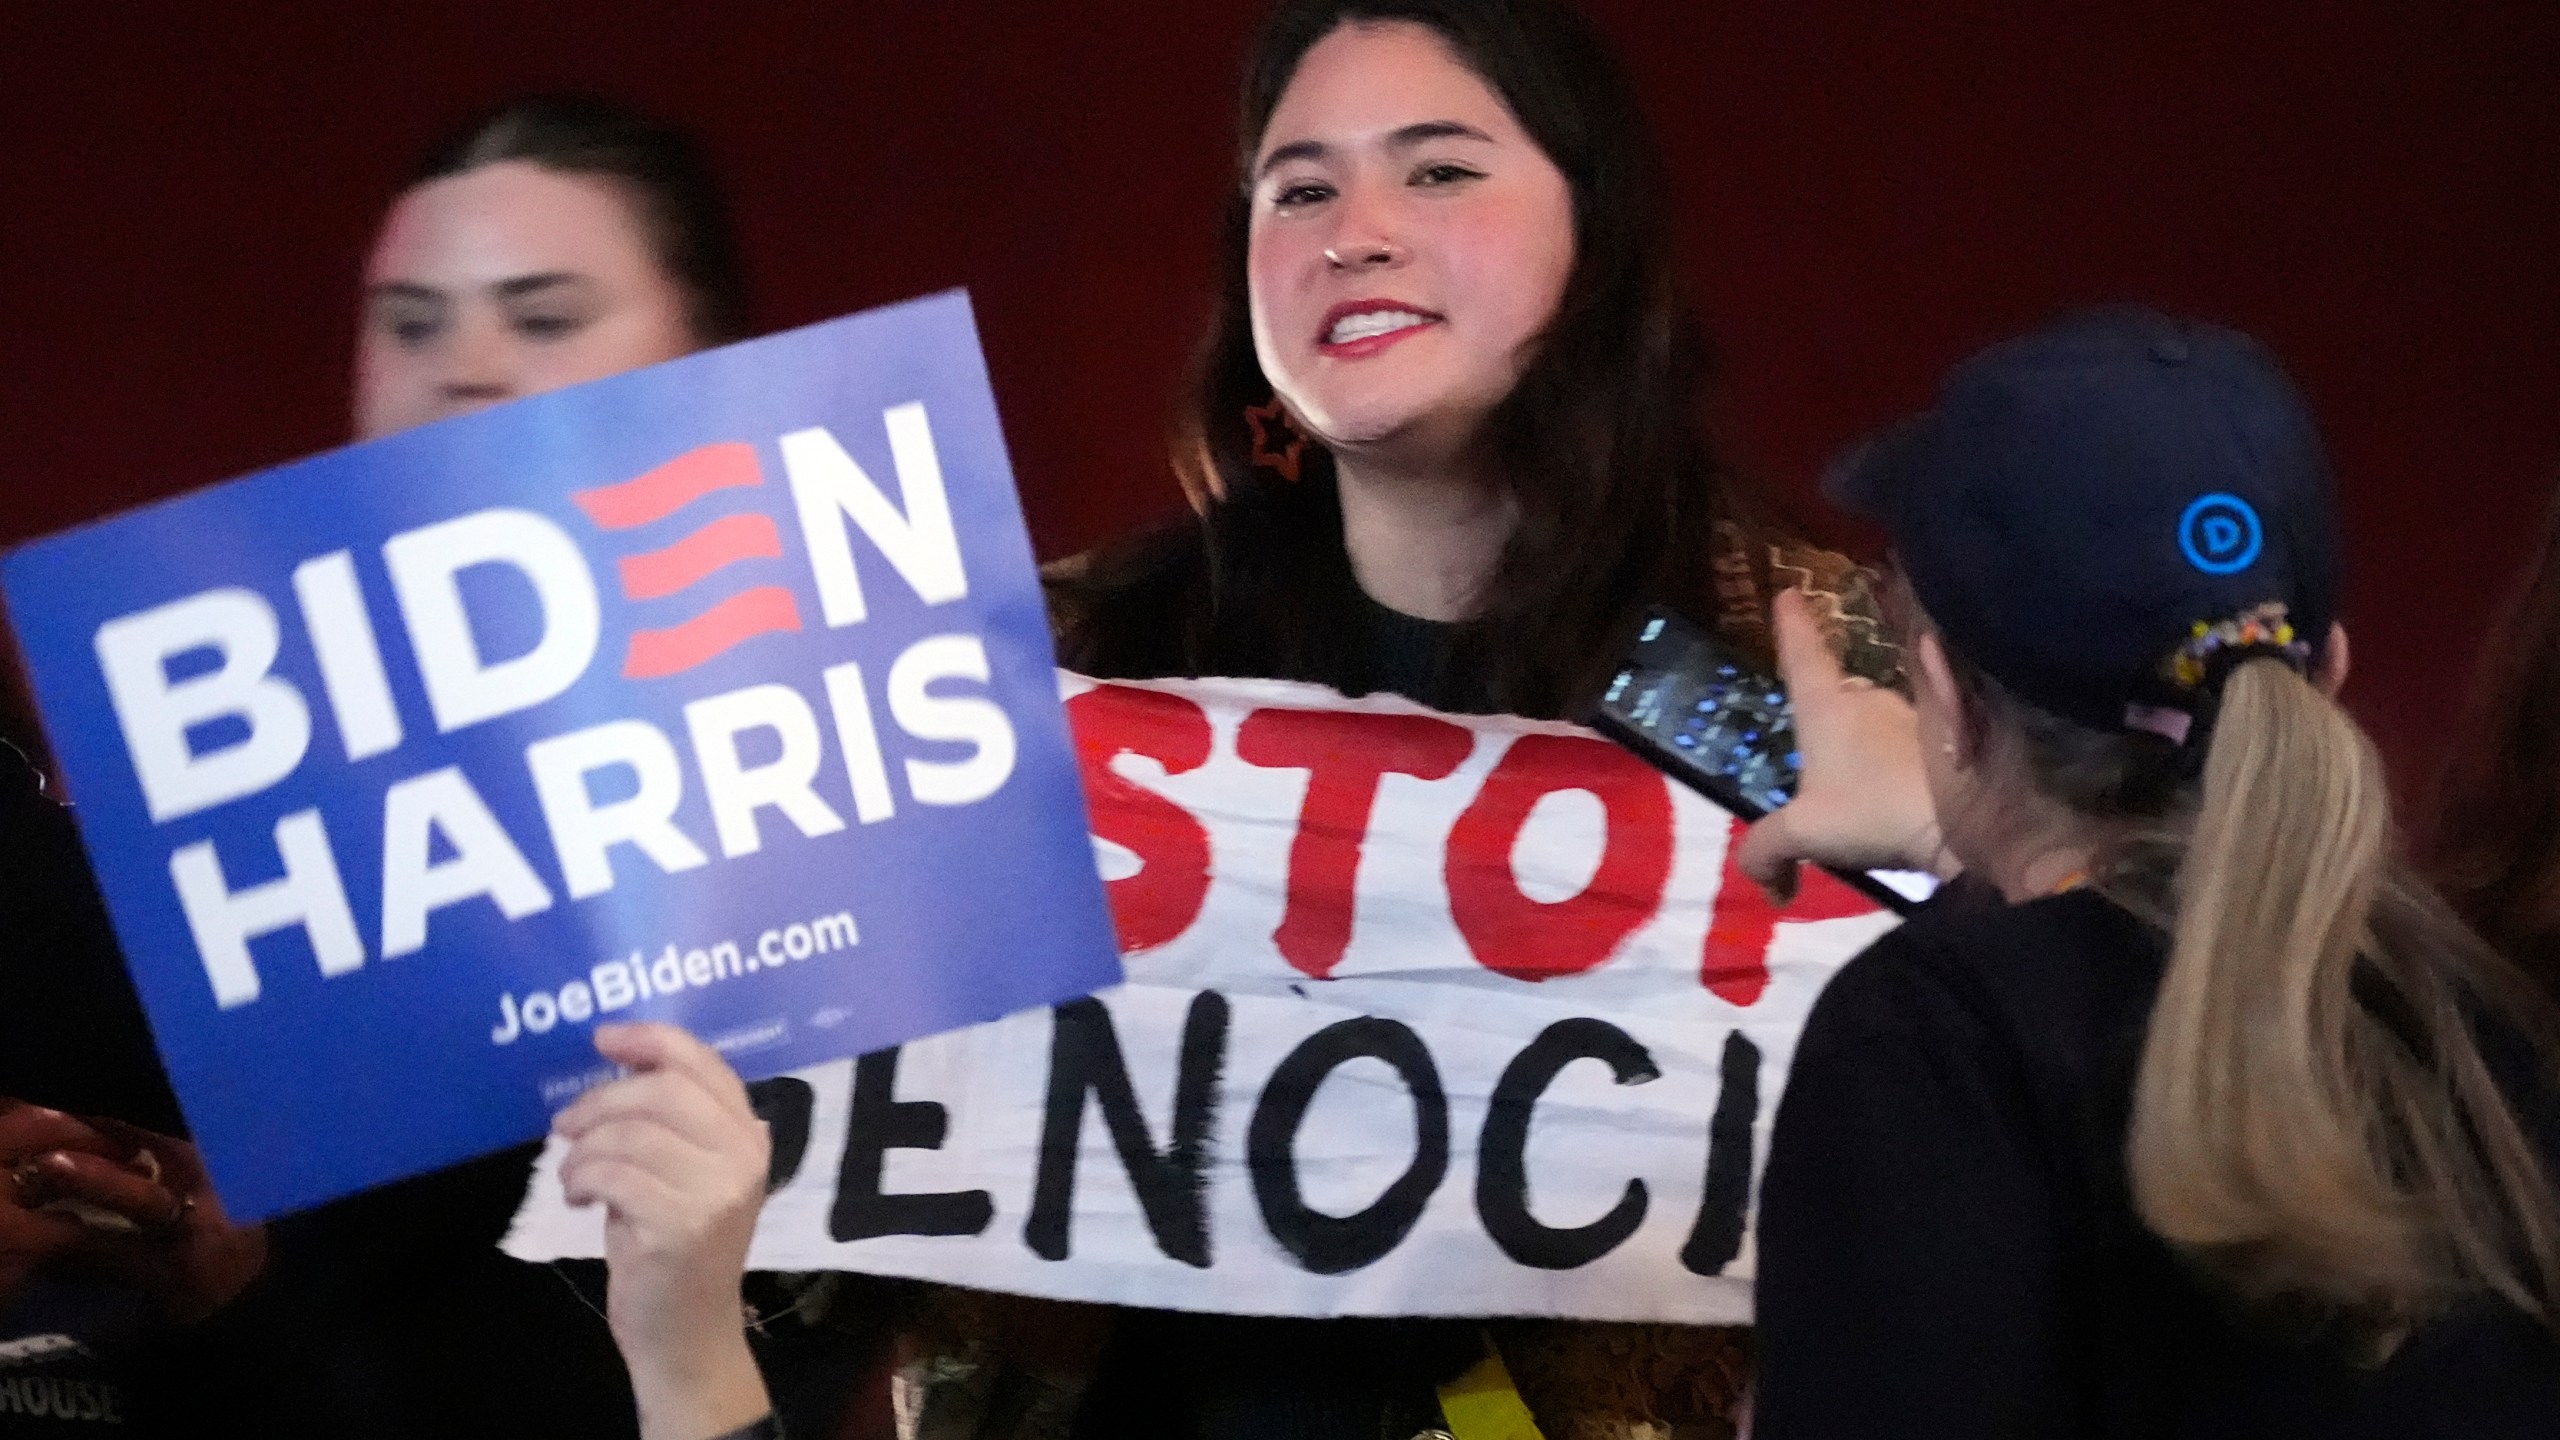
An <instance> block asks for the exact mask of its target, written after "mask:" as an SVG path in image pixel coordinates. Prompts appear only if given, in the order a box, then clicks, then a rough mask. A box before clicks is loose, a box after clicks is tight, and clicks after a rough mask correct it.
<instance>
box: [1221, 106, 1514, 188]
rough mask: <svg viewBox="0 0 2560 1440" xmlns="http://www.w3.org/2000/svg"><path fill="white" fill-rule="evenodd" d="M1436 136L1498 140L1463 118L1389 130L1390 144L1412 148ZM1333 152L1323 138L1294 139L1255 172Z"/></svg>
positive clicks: (1267, 158)
mask: <svg viewBox="0 0 2560 1440" xmlns="http://www.w3.org/2000/svg"><path fill="white" fill-rule="evenodd" d="M1434 140H1481V141H1483V142H1484V143H1485V144H1487V145H1491V144H1494V143H1495V141H1494V138H1493V137H1492V136H1490V135H1487V134H1486V133H1484V132H1483V131H1482V130H1479V129H1477V128H1476V127H1474V126H1473V125H1469V124H1467V123H1466V122H1465V121H1463V120H1421V121H1417V122H1415V123H1413V124H1411V125H1407V126H1404V127H1403V128H1401V129H1398V130H1396V131H1394V132H1393V133H1391V134H1389V135H1388V136H1387V148H1388V149H1390V150H1410V149H1412V148H1413V147H1414V146H1416V145H1427V144H1429V143H1430V142H1432V141H1434ZM1330 153H1332V152H1331V151H1330V150H1328V149H1327V148H1326V146H1325V143H1324V142H1323V141H1321V140H1292V141H1290V142H1289V143H1288V144H1286V145H1283V146H1281V147H1280V148H1279V149H1277V150H1274V151H1272V152H1271V153H1270V154H1268V155H1266V156H1264V157H1263V158H1262V164H1261V165H1260V166H1258V167H1256V168H1255V170H1254V172H1253V173H1254V175H1255V176H1256V177H1257V178H1258V177H1260V176H1264V175H1268V174H1270V173H1271V172H1272V171H1273V170H1274V169H1275V168H1277V167H1279V166H1281V165H1285V164H1287V163H1288V162H1290V161H1292V160H1321V159H1323V158H1324V157H1325V156H1326V155H1328V154H1330Z"/></svg>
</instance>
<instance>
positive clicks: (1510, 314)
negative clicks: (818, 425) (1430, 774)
mask: <svg viewBox="0 0 2560 1440" xmlns="http://www.w3.org/2000/svg"><path fill="white" fill-rule="evenodd" d="M1237 133H1238V137H1239V150H1238V154H1237V157H1236V163H1237V179H1236V185H1235V188H1234V190H1233V191H1232V192H1231V194H1230V196H1229V199H1228V201H1227V203H1226V207H1225V218H1224V222H1223V232H1222V233H1223V242H1222V244H1221V246H1220V267H1221V278H1220V281H1219V293H1218V300H1217V308H1216V311H1215V314H1214V316H1213V318H1212V320H1211V322H1210V326H1209V330H1208V333H1207V335H1206V337H1205V338H1204V340H1203V342H1202V344H1201V347H1200V350H1199V353H1198V356H1197V358H1196V360H1195V362H1194V365H1193V373H1192V377H1191V380H1190V385H1189V393H1188V395H1187V397H1186V401H1185V404H1184V406H1183V409H1182V412H1181V415H1180V418H1179V420H1178V421H1177V423H1176V426H1175V436H1174V445H1173V451H1174V457H1173V458H1174V464H1175V468H1176V471H1177V472H1178V474H1179V475H1180V477H1181V479H1182V482H1183V486H1184V489H1185V492H1186V493H1187V494H1188V496H1189V498H1190V500H1191V503H1192V506H1193V508H1194V510H1195V511H1196V512H1197V522H1196V523H1185V524H1182V525H1178V526H1175V527H1172V528H1170V529H1168V530H1165V531H1162V532H1159V533H1157V534H1155V535H1152V536H1150V537H1147V538H1146V539H1145V540H1144V541H1143V542H1141V543H1140V544H1138V545H1136V546H1134V547H1131V548H1127V549H1124V550H1122V551H1120V552H1118V553H1116V554H1110V555H1106V556H1104V557H1101V558H1099V559H1097V560H1096V561H1095V562H1094V563H1093V565H1092V566H1091V567H1090V568H1089V569H1086V570H1085V571H1083V572H1082V573H1081V574H1079V575H1077V576H1075V577H1074V578H1073V579H1071V580H1068V581H1065V582H1064V583H1062V584H1061V585H1060V586H1059V590H1060V598H1061V601H1062V606H1061V609H1062V621H1061V626H1060V635H1061V640H1060V645H1061V655H1062V659H1063V660H1064V661H1065V663H1067V664H1068V665H1070V666H1073V667H1075V668H1079V669H1082V670H1085V671H1086V672H1088V673H1092V674H1097V675H1106V676H1137V675H1169V674H1195V675H1198V674H1217V675H1252V676H1267V677H1278V678H1287V679H1303V680H1315V681H1321V682H1324V683H1327V684H1331V685H1334V686H1336V687H1337V688H1340V689H1344V690H1347V691H1352V692H1355V693H1356V692H1359V691H1365V690H1372V689H1381V688H1387V689H1397V690H1401V691H1404V692H1405V693H1407V694H1409V695H1411V696H1412V697H1413V698H1416V699H1420V700H1423V701H1425V702H1427V703H1431V704H1435V705H1437V706H1439V707H1441V708H1444V709H1453V710H1500V711H1508V712H1512V713H1517V714H1524V715H1536V716H1552V715H1563V714H1568V713H1571V712H1572V711H1574V710H1575V709H1576V708H1577V707H1578V706H1579V705H1580V704H1581V703H1583V702H1585V701H1587V700H1588V699H1589V697H1590V695H1591V694H1592V693H1593V692H1594V691H1595V690H1596V688H1597V685H1598V682H1599V680H1600V678H1601V677H1602V674H1603V672H1605V671H1606V670H1607V669H1608V668H1609V667H1610V665H1611V662H1612V660H1613V658H1614V654H1613V647H1614V645H1615V643H1616V638H1617V632H1618V631H1619V630H1620V629H1621V628H1622V627H1623V626H1624V625H1625V624H1626V622H1628V621H1629V620H1630V619H1631V618H1632V616H1633V614H1634V612H1635V610H1636V609H1638V608H1639V607H1641V606H1642V605H1644V604H1647V603H1652V602H1668V603H1672V604H1676V605H1678V606H1681V607H1682V608H1684V609H1687V610H1688V611H1690V612H1691V613H1692V614H1693V615H1694V616H1695V617H1696V618H1698V619H1700V620H1702V621H1705V622H1707V623H1710V624H1723V625H1725V626H1726V627H1727V628H1729V629H1732V630H1735V631H1738V632H1740V633H1741V634H1742V635H1743V636H1744V637H1745V638H1749V637H1755V636H1757V635H1758V634H1760V633H1761V632H1760V626H1761V624H1762V620H1763V614H1764V611H1765V599H1764V596H1765V592H1766V587H1767V569H1768V554H1767V551H1766V549H1765V547H1764V544H1763V541H1762V537H1761V533H1760V528H1759V525H1758V523H1757V517H1756V516H1755V515H1754V513H1753V507H1752V506H1751V505H1750V504H1749V503H1748V502H1747V501H1746V500H1745V499H1744V498H1743V497H1742V496H1741V495H1740V494H1738V493H1737V491H1736V488H1735V486H1734V484H1733V481H1732V477H1731V475H1730V473H1729V472H1728V470H1727V469H1726V467H1725V466H1724V464H1723V462H1722V461H1721V460H1720V459H1719V457H1718V456H1717V454H1716V450H1715V447H1714V444H1713V442H1712V440H1711V438H1710V436H1709V433H1708V430H1707V427H1706V425H1705V422H1704V420H1703V418H1702V413H1701V412H1702V405H1703V403H1704V401H1705V398H1706V385H1707V379H1708V353H1707V347H1706V342H1705V338H1704V334H1703V332H1702V330H1701V328H1700V326H1699V324H1698V322H1697V319H1696V316H1695V315H1694V313H1693V312H1692V311H1691V310H1690V309H1689V307H1688V306H1687V304H1686V303H1685V302H1684V300H1683V298H1682V295H1681V287H1680V284H1679V281H1678V278H1677V276H1676V274H1675V272H1674V268H1673V264H1672V257H1671V243H1672V242H1671V234H1670V223H1669V217H1668V214H1667V212H1666V205H1665V199H1664V196H1665V192H1666V188H1667V187H1666V185H1665V183H1664V178H1663V175H1662V172H1661V165H1660V162H1659V159H1658V157H1657V155H1656V153H1655V150H1654V146H1653V143H1652V140H1651V137H1650V135H1649V134H1648V133H1647V131H1646V129H1645V126H1644V121H1643V117H1642V115H1641V113H1640V111H1639V109H1638V107H1637V103H1636V98H1635V95H1634V92H1633V90H1632V87H1631V86H1630V85H1629V83H1628V81H1627V79H1626V77H1625V75H1624V74H1623V73H1622V72H1621V71H1620V70H1619V68H1618V67H1617V65H1616V63H1615V61H1614V60H1612V59H1611V58H1610V56H1609V55H1608V53H1607V51H1606V50H1605V48H1604V47H1603V46H1602V44H1601V42H1600V40H1599V38H1598V37H1597V36H1596V35H1595V34H1594V33H1593V32H1592V31H1591V29H1590V27H1589V26H1588V24H1587V23H1586V22H1585V21H1583V20H1582V18H1581V17H1580V16H1578V15H1577V14H1575V13H1574V12H1573V11H1572V10H1571V9H1569V8H1568V7H1566V6H1565V5H1563V4H1560V3H1549V0H1302V3H1292V4H1287V5H1283V6H1282V7H1281V8H1280V9H1279V10H1278V11H1277V12H1275V13H1274V14H1273V15H1272V16H1271V17H1270V19H1269V21H1268V22H1267V24H1266V25H1265V27H1264V29H1263V31H1262V32H1261V34H1260V36H1259V38H1258V39H1257V40H1256V42H1255V44H1254V46H1253V49H1252V52H1251V55H1250V58H1249V60H1248V62H1247V68H1246V74H1245V83H1244V89H1243V97H1242V105H1241V113H1240V116H1239V124H1238V132H1237Z"/></svg>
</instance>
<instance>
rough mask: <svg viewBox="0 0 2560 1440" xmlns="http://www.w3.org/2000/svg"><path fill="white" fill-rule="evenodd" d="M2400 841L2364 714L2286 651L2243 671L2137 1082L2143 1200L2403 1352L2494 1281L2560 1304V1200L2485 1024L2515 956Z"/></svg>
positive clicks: (2209, 774) (2183, 1234)
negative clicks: (2316, 682) (2519, 1117)
mask: <svg viewBox="0 0 2560 1440" xmlns="http://www.w3.org/2000/svg"><path fill="white" fill-rule="evenodd" d="M2393 840H2394V837H2393V831H2392V824H2391V806H2390V799H2389V791H2388V789H2387V786H2386V783H2385V780H2384V778H2383V771H2382V765H2381V761H2380V758H2379V757H2378V756H2377V755H2376V753H2375V751H2374V748H2373V744H2372V742H2371V741H2370V740H2368V739H2367V738H2366V737H2365V735H2364V733H2363V731H2361V730H2360V729H2358V728H2357V726H2356V725H2355V723H2354V722H2353V721H2352V720H2350V719H2349V718H2348V717H2347V715H2346V714H2345V712H2343V711H2342V710H2340V709H2339V708H2338V707H2337V705H2336V704H2334V703H2333V702H2332V701H2331V700H2330V699H2329V698H2328V697H2327V696H2325V695H2323V694H2321V693H2320V692H2319V691H2318V690H2317V689H2315V688H2313V687H2312V686H2311V685H2310V684H2308V683H2306V682H2305V681H2304V680H2303V679H2302V677H2300V676H2299V675H2297V674H2295V673H2294V672H2293V671H2292V670H2291V669H2289V668H2287V667H2286V666H2285V665H2283V664H2282V663H2279V662H2276V661H2273V660H2268V659H2262V660H2253V661H2250V662H2248V663H2246V664H2243V665H2241V666H2240V667H2239V668H2238V669H2236V670H2234V671H2233V672H2232V673H2231V675H2230V677H2229V679H2228V681H2227V683H2226V685H2225V687H2224V691H2223V696H2222V701H2221V708H2220V713H2219V715H2218V717H2217V719H2216V721H2215V725H2214V730H2213V738H2212V743H2211V748H2210V750H2209V752H2208V754H2207V756H2206V759H2205V764H2204V775H2203V779H2202V785H2201V795H2200V797H2199V799H2198V802H2197V808H2196V812H2195V819H2194V825H2193V830H2192V832H2191V834H2190V836H2189V838H2188V842H2187V845H2186V847H2185V849H2186V853H2185V856H2184V858H2183V860H2182V861H2181V862H2180V863H2179V865H2178V870H2177V878H2176V882H2175V887H2174V901H2175V917H2174V923H2173V925H2172V943H2171V948H2170V956H2169V962H2168V970H2167V973H2166V975H2165V976H2164V978H2163V979H2162V982H2161V986H2160V993H2159V999H2158V1001H2157V1002H2156V1005H2155V1007H2154V1009H2153V1011H2152V1016H2151V1025H2150V1031H2149V1034H2148V1037H2147V1039H2146V1041H2145V1044H2144V1048H2143V1053H2142V1066H2141V1072H2140V1075H2139V1076H2138V1078H2137V1080H2136V1082H2135V1086H2134V1097H2133V1117H2132V1128H2131V1135H2130V1139H2129V1141H2128V1149H2127V1160H2128V1164H2129V1167H2130V1171H2131V1177H2132V1183H2133V1194H2134V1200H2135V1204H2136V1206H2137V1208H2138V1209H2139V1211H2140V1213H2141V1215H2142V1218H2143V1220H2144V1221H2145V1223H2147V1224H2148V1225H2149V1226H2150V1227H2151V1228H2152V1229H2153V1230H2154V1231H2156V1232H2157V1233H2159V1234H2160V1235H2161V1236H2162V1237H2164V1238H2165V1239H2167V1240H2168V1241H2169V1242H2170V1243H2172V1244H2173V1245H2176V1246H2178V1247H2179V1248H2181V1249H2182V1250H2184V1251H2186V1252H2187V1253H2188V1254H2189V1255H2190V1256H2192V1257H2194V1258H2195V1259H2197V1260H2199V1261H2200V1262H2202V1263H2203V1264H2204V1265H2205V1266H2206V1268H2208V1269H2209V1270H2211V1271H2213V1272H2215V1273H2217V1274H2219V1275H2220V1276H2221V1277H2222V1278H2223V1279H2224V1280H2226V1281H2227V1282H2228V1283H2230V1284H2231V1285H2232V1286H2233V1287H2234V1288H2235V1289H2237V1290H2238V1291H2239V1292H2240V1294H2241V1295H2243V1296H2244V1297H2246V1298H2249V1299H2252V1300H2258V1301H2279V1302H2307V1305H2308V1307H2309V1308H2311V1309H2312V1310H2314V1311H2316V1312H2318V1313H2323V1314H2330V1315H2335V1316H2339V1317H2342V1318H2344V1319H2347V1320H2349V1321H2351V1322H2354V1323H2356V1324H2357V1325H2359V1326H2360V1327H2362V1328H2363V1329H2364V1330H2365V1331H2366V1333H2367V1334H2369V1335H2370V1336H2372V1337H2373V1338H2375V1339H2376V1340H2378V1341H2380V1342H2381V1343H2382V1344H2383V1345H2384V1346H2386V1347H2387V1346H2388V1345H2389V1344H2390V1343H2392V1341H2393V1340H2394V1339H2395V1338H2396V1337H2397V1336H2398V1335H2400V1334H2403V1333H2405V1332H2406V1331H2407V1329H2408V1328H2409V1327H2410V1326H2412V1325H2414V1324H2416V1323H2418V1322H2420V1321H2422V1320H2424V1319H2425V1318H2426V1317H2428V1316H2429V1315H2432V1314H2434V1313H2436V1312H2437V1311H2439V1310H2441V1309H2442V1308H2443V1307H2444V1306H2445V1305H2446V1304H2447V1303H2449V1302H2450V1301H2451V1300H2453V1299H2455V1298H2457V1297H2459V1296H2462V1295H2465V1294H2472V1293H2478V1292H2480V1291H2483V1290H2487V1291H2492V1292H2494V1293H2496V1294H2498V1295H2500V1296H2503V1297H2505V1298H2506V1299H2507V1300H2508V1301H2510V1302H2512V1303H2513V1304H2515V1305H2516V1306H2518V1307H2519V1308H2521V1309H2523V1310H2524V1311H2526V1312H2527V1313H2528V1314H2531V1315H2534V1316H2536V1317H2539V1318H2540V1319H2542V1320H2543V1321H2545V1322H2546V1323H2553V1322H2555V1321H2560V1316H2555V1314H2554V1310H2553V1304H2554V1301H2555V1298H2560V1216H2555V1214H2554V1202H2553V1198H2552V1191H2551V1189H2550V1186H2549V1183H2548V1180H2547V1177H2546V1176H2545V1174H2544V1172H2543V1168H2542V1166H2541V1164H2540V1162H2539V1161H2538V1160H2537V1159H2536V1157H2535V1152H2534V1149H2533V1146H2532V1145H2531V1143H2530V1142H2529V1141H2528V1140H2527V1139H2526V1137H2525V1135H2524V1133H2523V1131H2522V1129H2521V1127H2520V1126H2519V1125H2518V1123H2517V1121H2516V1118H2515V1114H2514V1112H2513V1110H2512V1108H2511V1106H2510V1103H2509V1101H2508V1099H2507V1097H2506V1096H2505V1095H2504V1094H2502V1092H2501V1091H2500V1089H2499V1087H2498V1084H2497V1082H2496V1081H2495V1080H2494V1079H2493V1078H2492V1076H2491V1074H2490V1071H2489V1068H2488V1066H2487V1065H2486V1063H2485V1062H2484V1061H2483V1059H2482V1056H2481V1051H2480V1045H2479V1040H2478V1037H2477V1034H2476V1032H2475V1025H2474V1023H2473V1021H2474V1020H2475V1019H2476V1018H2477V1013H2478V1012H2477V1010H2476V1009H2475V1008H2473V1007H2475V1006H2477V1005H2478V1003H2479V1002H2480V1000H2481V999H2482V991H2481V990H2480V988H2479V987H2478V986H2477V985H2476V984H2474V983H2472V982H2473V981H2474V979H2475V978H2476V977H2477V976H2479V975H2480V974H2482V973H2485V972H2487V971H2492V970H2495V969H2497V968H2498V962H2497V960H2496V958H2495V957H2494V956H2490V955H2488V954H2486V952H2485V950H2484V949H2483V947H2481V946H2480V944H2479V942H2478V941H2476V940H2474V939H2472V938H2471V937H2470V935H2469V934H2468V932H2467V931H2465V930H2464V929H2463V928H2462V927H2461V926H2460V924H2459V923H2458V922H2456V921H2455V920H2454V919H2453V918H2452V917H2451V915H2450V914H2449V913H2448V912H2447V911H2446V910H2445V909H2444V908H2443V906H2442V905H2441V903H2440V902H2438V901H2436V900H2435V899H2434V898H2433V897H2432V896H2431V895H2430V894H2429V893H2428V892H2427V891H2426V890H2425V888H2424V887H2423V886H2420V885H2418V884H2416V883H2415V882H2414V881H2412V880H2410V879H2409V878H2408V877H2407V875H2406V873H2405V872H2404V871H2403V869H2402V868H2401V866H2400V864H2399V862H2398V861H2396V860H2395V859H2394V858H2393ZM2466 1012H2469V1013H2466Z"/></svg>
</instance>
